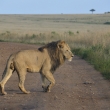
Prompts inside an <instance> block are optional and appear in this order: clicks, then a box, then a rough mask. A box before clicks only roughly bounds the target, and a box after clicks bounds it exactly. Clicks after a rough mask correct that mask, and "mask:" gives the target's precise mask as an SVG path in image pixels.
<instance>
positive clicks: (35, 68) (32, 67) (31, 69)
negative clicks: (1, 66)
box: [27, 65, 40, 73]
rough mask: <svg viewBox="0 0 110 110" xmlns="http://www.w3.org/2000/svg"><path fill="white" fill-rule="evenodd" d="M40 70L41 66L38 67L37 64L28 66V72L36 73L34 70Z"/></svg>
mask: <svg viewBox="0 0 110 110" xmlns="http://www.w3.org/2000/svg"><path fill="white" fill-rule="evenodd" d="M39 71H40V67H37V66H32V65H31V66H30V67H28V68H27V72H32V73H34V72H39Z"/></svg>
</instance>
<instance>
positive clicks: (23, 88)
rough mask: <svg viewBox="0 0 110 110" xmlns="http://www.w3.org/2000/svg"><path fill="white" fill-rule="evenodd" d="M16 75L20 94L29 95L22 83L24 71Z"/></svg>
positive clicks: (24, 75)
mask: <svg viewBox="0 0 110 110" xmlns="http://www.w3.org/2000/svg"><path fill="white" fill-rule="evenodd" d="M17 73H18V77H19V88H20V90H21V91H22V92H24V93H25V94H29V93H30V91H27V90H26V89H25V87H24V82H25V77H26V71H23V70H22V71H19V72H17Z"/></svg>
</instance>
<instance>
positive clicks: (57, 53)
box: [39, 41, 74, 71]
mask: <svg viewBox="0 0 110 110" xmlns="http://www.w3.org/2000/svg"><path fill="white" fill-rule="evenodd" d="M44 49H47V50H48V53H49V56H50V58H51V64H52V66H51V71H55V70H56V68H57V67H59V66H60V65H61V64H63V63H64V61H65V60H66V59H68V61H71V60H72V57H73V56H74V55H73V53H72V52H71V50H70V47H69V46H68V44H67V43H66V42H65V41H56V42H51V43H48V44H47V45H45V46H43V47H40V48H39V50H40V51H43V50H44Z"/></svg>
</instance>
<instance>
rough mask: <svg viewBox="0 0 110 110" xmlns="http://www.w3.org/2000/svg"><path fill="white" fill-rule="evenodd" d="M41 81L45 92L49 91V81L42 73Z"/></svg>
mask: <svg viewBox="0 0 110 110" xmlns="http://www.w3.org/2000/svg"><path fill="white" fill-rule="evenodd" d="M41 79H42V88H43V91H44V92H46V91H47V79H46V77H45V76H44V75H43V74H42V73H41Z"/></svg>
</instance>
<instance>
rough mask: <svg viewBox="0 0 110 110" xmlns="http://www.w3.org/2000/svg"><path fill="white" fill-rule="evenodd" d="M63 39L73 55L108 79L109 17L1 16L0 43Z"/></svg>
mask: <svg viewBox="0 0 110 110" xmlns="http://www.w3.org/2000/svg"><path fill="white" fill-rule="evenodd" d="M53 40H65V41H67V42H68V43H69V45H70V46H71V48H72V50H73V52H74V53H75V54H77V55H79V56H81V57H82V58H84V59H86V60H88V62H90V63H91V64H92V65H94V67H95V68H96V69H97V70H98V71H100V72H101V73H102V75H103V76H104V77H105V78H106V79H110V14H93V15H92V14H88V15H63V14H61V15H0V41H1V42H3V41H8V42H21V43H31V44H38V43H40V44H41V43H42V44H45V43H48V42H51V41H53Z"/></svg>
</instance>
